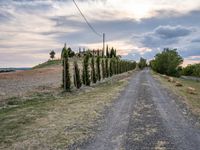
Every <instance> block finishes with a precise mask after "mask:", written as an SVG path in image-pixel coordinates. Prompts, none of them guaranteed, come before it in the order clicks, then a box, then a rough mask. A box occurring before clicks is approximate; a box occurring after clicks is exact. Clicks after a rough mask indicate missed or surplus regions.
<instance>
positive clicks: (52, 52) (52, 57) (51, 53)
mask: <svg viewBox="0 0 200 150" xmlns="http://www.w3.org/2000/svg"><path fill="white" fill-rule="evenodd" d="M55 54H56V53H55V52H54V50H52V51H51V52H50V53H49V55H50V58H51V59H52V60H53V59H54V58H55Z"/></svg>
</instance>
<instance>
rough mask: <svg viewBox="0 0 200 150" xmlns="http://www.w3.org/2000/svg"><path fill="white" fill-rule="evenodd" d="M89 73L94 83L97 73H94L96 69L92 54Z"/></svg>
mask: <svg viewBox="0 0 200 150" xmlns="http://www.w3.org/2000/svg"><path fill="white" fill-rule="evenodd" d="M91 74H92V82H93V83H96V82H97V75H96V71H95V63H94V56H93V57H92V60H91Z"/></svg>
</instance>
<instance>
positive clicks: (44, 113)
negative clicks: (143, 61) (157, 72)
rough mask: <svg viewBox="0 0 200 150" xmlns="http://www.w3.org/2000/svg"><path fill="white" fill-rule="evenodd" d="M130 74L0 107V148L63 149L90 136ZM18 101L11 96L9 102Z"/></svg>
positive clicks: (37, 95)
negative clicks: (61, 93) (94, 85)
mask: <svg viewBox="0 0 200 150" xmlns="http://www.w3.org/2000/svg"><path fill="white" fill-rule="evenodd" d="M130 75H131V74H130V73H125V74H122V75H119V76H118V77H116V79H115V80H109V81H107V82H104V83H101V84H99V85H98V86H96V87H90V88H88V89H87V90H84V91H82V92H77V93H74V94H70V93H69V94H65V95H59V96H54V95H51V94H50V93H43V94H35V95H33V96H32V97H29V100H28V101H25V102H23V103H20V104H19V105H18V106H17V107H11V108H5V109H1V110H0V122H1V124H0V149H20V150H21V149H24V150H26V149H42V150H45V149H66V148H67V147H69V146H70V145H74V144H77V143H79V144H80V143H82V142H84V141H85V140H87V139H89V138H92V137H93V136H94V132H95V127H97V126H98V124H99V123H100V120H101V119H100V118H101V117H102V115H103V112H104V110H105V108H106V107H108V106H111V104H112V102H113V101H114V99H115V98H116V97H117V96H118V95H119V92H120V91H121V90H122V89H123V88H124V87H125V85H126V84H127V83H128V82H127V80H128V77H129V76H130ZM17 101H18V100H17ZM17 104H18V103H15V101H14V99H12V101H11V105H17Z"/></svg>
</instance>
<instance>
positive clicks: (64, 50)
mask: <svg viewBox="0 0 200 150" xmlns="http://www.w3.org/2000/svg"><path fill="white" fill-rule="evenodd" d="M66 51H67V48H66V43H65V45H64V47H63V49H62V52H61V61H62V66H63V69H62V85H61V87H62V88H64V53H67V52H66Z"/></svg>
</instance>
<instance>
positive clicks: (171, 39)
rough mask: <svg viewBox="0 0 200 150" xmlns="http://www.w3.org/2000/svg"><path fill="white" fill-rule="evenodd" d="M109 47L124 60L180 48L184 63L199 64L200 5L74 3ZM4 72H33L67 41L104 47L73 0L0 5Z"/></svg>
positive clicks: (8, 0) (145, 0)
mask: <svg viewBox="0 0 200 150" xmlns="http://www.w3.org/2000/svg"><path fill="white" fill-rule="evenodd" d="M76 2H77V4H78V5H79V7H80V9H81V10H82V12H83V13H84V14H85V16H86V17H87V19H88V20H89V22H90V23H91V24H92V26H93V27H94V28H95V29H96V30H97V31H98V32H99V33H106V42H107V44H108V45H109V46H114V47H115V48H117V50H118V53H119V54H120V55H122V56H123V58H125V59H133V60H139V58H140V57H144V58H147V59H148V60H150V59H152V58H153V57H154V55H155V54H156V53H157V52H160V51H162V49H163V48H165V47H169V48H177V49H178V52H179V53H180V55H181V56H182V57H184V60H185V62H184V63H185V64H188V63H198V62H200V0H76ZM0 22H1V23H0V67H31V66H34V65H36V64H38V63H41V62H44V61H46V60H48V58H49V52H50V50H55V51H56V53H57V55H56V56H57V57H59V53H60V51H61V49H62V47H63V45H64V43H65V42H66V43H67V45H68V46H70V47H72V49H74V50H78V48H79V47H85V48H102V38H101V37H98V36H97V35H95V34H94V33H93V32H92V31H91V30H90V28H88V26H87V24H86V23H85V22H84V20H83V18H82V17H81V16H80V14H79V12H78V11H77V9H76V7H75V5H74V4H73V2H72V0H0Z"/></svg>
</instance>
